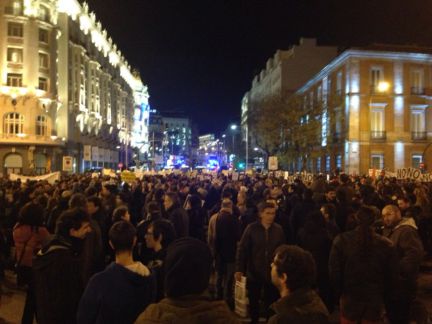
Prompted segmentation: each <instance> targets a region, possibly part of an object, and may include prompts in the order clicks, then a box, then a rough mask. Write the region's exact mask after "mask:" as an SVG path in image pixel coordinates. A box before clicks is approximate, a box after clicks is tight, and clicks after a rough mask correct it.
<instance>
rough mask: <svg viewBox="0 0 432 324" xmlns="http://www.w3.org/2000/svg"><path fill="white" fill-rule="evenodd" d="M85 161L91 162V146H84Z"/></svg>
mask: <svg viewBox="0 0 432 324" xmlns="http://www.w3.org/2000/svg"><path fill="white" fill-rule="evenodd" d="M84 161H91V145H84Z"/></svg>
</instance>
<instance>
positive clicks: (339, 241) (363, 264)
mask: <svg viewBox="0 0 432 324" xmlns="http://www.w3.org/2000/svg"><path fill="white" fill-rule="evenodd" d="M359 231H360V228H359V227H357V228H356V229H355V230H353V231H350V232H345V233H342V234H340V235H339V236H337V237H336V238H335V240H334V242H333V246H332V249H331V252H330V259H329V272H330V278H331V281H332V283H333V286H334V289H335V291H336V292H337V293H338V295H339V294H340V295H342V299H343V300H344V303H343V305H344V307H343V314H344V317H346V318H348V319H351V320H361V319H364V320H370V321H375V320H377V319H378V318H379V317H380V311H381V309H382V307H383V304H384V299H385V297H386V296H387V295H391V294H393V293H394V291H395V288H396V286H397V285H398V263H397V255H396V250H395V248H394V247H393V244H392V242H391V241H390V240H388V239H386V238H385V237H383V236H380V235H377V234H375V233H372V237H373V239H372V243H371V244H370V246H369V247H368V249H367V251H366V252H364V251H361V249H360V244H361V242H360V232H359ZM365 316H367V317H365Z"/></svg>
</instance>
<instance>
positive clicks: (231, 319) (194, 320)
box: [135, 295, 240, 324]
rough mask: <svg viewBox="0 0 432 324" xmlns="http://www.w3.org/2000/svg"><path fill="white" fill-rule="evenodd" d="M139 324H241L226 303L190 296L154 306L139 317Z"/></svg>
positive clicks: (164, 301) (169, 299)
mask: <svg viewBox="0 0 432 324" xmlns="http://www.w3.org/2000/svg"><path fill="white" fill-rule="evenodd" d="M135 323H137V324H141V323H142V324H150V323H160V324H171V323H176V324H203V323H205V324H239V323H240V322H239V321H238V320H237V319H236V318H235V316H234V315H233V313H232V312H231V311H230V309H229V308H228V306H227V305H226V303H225V302H224V301H212V300H211V299H210V298H208V297H206V296H197V295H190V296H185V297H182V298H177V299H171V298H165V299H163V300H161V301H160V302H159V303H157V304H152V305H150V306H149V307H147V309H146V310H145V311H144V312H143V313H142V314H141V315H140V316H139V317H138V319H137V320H136V322H135Z"/></svg>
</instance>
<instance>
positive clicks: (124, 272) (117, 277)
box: [77, 221, 156, 324]
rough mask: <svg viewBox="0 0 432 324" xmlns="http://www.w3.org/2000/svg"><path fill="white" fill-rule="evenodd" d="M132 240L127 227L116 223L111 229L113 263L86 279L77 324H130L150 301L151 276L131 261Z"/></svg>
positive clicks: (152, 292)
mask: <svg viewBox="0 0 432 324" xmlns="http://www.w3.org/2000/svg"><path fill="white" fill-rule="evenodd" d="M136 240H137V239H136V230H135V228H134V226H133V225H132V224H131V223H129V222H126V221H120V222H117V223H115V224H114V225H113V226H112V227H111V229H110V231H109V242H110V245H111V247H112V249H113V250H114V252H115V262H113V263H111V264H110V265H109V266H108V267H107V268H106V269H105V270H104V271H103V272H100V273H98V274H96V275H94V276H93V277H92V278H91V279H90V281H89V284H88V286H87V288H86V290H85V292H84V294H83V296H82V298H81V301H80V303H79V307H78V314H77V323H79V324H81V323H133V322H134V321H135V320H136V318H137V317H138V315H139V314H140V313H141V312H142V311H143V310H144V309H145V308H146V307H147V306H148V305H149V304H150V303H151V302H152V301H153V300H154V298H155V292H156V283H155V278H154V276H153V275H151V272H150V270H149V269H148V268H147V267H146V266H145V265H143V264H142V263H141V262H134V260H133V257H132V250H133V248H134V246H135V244H136Z"/></svg>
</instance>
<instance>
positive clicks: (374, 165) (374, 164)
mask: <svg viewBox="0 0 432 324" xmlns="http://www.w3.org/2000/svg"><path fill="white" fill-rule="evenodd" d="M371 169H376V170H382V169H384V155H383V154H372V155H371Z"/></svg>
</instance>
